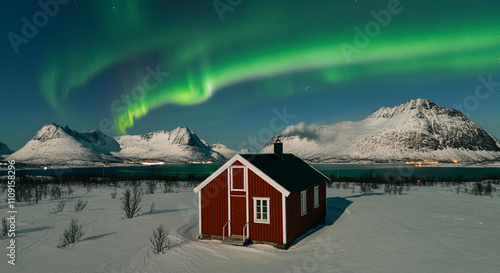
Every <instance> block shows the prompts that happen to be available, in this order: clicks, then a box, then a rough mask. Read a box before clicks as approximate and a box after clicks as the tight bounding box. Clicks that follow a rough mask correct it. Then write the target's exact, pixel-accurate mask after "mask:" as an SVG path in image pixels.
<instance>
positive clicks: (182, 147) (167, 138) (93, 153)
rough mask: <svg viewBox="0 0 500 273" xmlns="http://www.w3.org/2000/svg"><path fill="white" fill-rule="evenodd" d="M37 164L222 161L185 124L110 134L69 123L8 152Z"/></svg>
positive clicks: (43, 131) (44, 130)
mask: <svg viewBox="0 0 500 273" xmlns="http://www.w3.org/2000/svg"><path fill="white" fill-rule="evenodd" d="M7 159H14V160H16V162H20V163H24V164H35V165H51V164H53V165H68V166H75V165H85V166H89V165H99V164H105V163H119V162H123V161H125V160H127V161H130V160H132V161H157V160H159V161H163V162H167V163H184V162H195V161H213V162H218V161H223V160H225V158H224V156H222V155H221V154H219V153H218V152H215V151H213V150H212V149H210V147H209V146H208V144H206V142H205V141H203V140H200V139H199V138H198V136H196V134H195V133H193V132H192V131H190V130H189V129H188V128H185V127H178V128H176V129H174V130H173V131H171V132H167V131H158V132H153V133H148V134H143V135H124V136H119V137H114V138H113V137H110V136H107V135H105V134H103V133H101V132H100V131H98V130H96V131H92V132H90V133H79V132H77V131H74V130H72V129H70V128H69V127H68V126H59V125H57V124H50V125H45V126H43V127H42V129H40V130H39V131H38V132H37V133H36V134H35V136H34V137H33V138H32V139H31V140H30V141H29V142H28V143H26V145H24V147H23V148H21V149H20V150H19V151H17V152H15V153H13V154H12V155H10V156H8V157H7Z"/></svg>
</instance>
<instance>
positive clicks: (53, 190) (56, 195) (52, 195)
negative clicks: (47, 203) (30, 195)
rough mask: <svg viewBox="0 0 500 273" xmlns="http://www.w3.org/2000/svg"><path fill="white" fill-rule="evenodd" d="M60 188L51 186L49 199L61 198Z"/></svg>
mask: <svg viewBox="0 0 500 273" xmlns="http://www.w3.org/2000/svg"><path fill="white" fill-rule="evenodd" d="M61 196H62V194H61V188H59V186H53V187H52V188H51V189H50V199H52V200H58V199H61Z"/></svg>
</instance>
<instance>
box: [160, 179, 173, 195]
mask: <svg viewBox="0 0 500 273" xmlns="http://www.w3.org/2000/svg"><path fill="white" fill-rule="evenodd" d="M171 192H174V189H173V187H172V185H171V183H169V182H167V181H165V184H164V188H163V193H171Z"/></svg>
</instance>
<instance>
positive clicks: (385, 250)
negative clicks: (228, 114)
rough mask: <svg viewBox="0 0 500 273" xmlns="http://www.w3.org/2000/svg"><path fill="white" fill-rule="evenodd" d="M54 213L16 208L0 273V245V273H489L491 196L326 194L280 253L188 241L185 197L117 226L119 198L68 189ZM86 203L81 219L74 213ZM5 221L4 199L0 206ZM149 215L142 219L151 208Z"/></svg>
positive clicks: (494, 222)
mask: <svg viewBox="0 0 500 273" xmlns="http://www.w3.org/2000/svg"><path fill="white" fill-rule="evenodd" d="M74 189H75V192H74V193H73V194H72V195H66V196H64V199H65V200H67V203H66V206H65V209H64V212H63V213H54V212H53V209H54V208H55V207H56V205H57V203H58V201H51V200H43V201H41V202H40V203H38V204H25V203H20V204H17V207H18V214H17V216H16V217H17V225H18V226H17V236H16V244H17V245H16V254H17V256H16V265H15V266H11V265H9V264H8V263H7V260H8V258H7V257H6V254H7V248H6V247H7V240H6V239H5V238H2V240H1V242H2V243H1V246H2V247H1V248H0V254H1V253H3V254H1V256H2V257H3V258H2V259H1V260H0V272H37V273H38V272H40V273H43V272H50V273H54V272H109V273H113V272H141V273H142V272H498V269H499V268H500V231H499V229H498V228H499V227H500V214H499V213H498V212H499V211H500V192H495V193H494V195H493V197H484V196H473V195H468V194H463V193H461V194H459V195H457V194H456V191H455V189H454V188H447V187H441V186H434V187H412V188H411V190H410V191H405V192H403V195H389V194H383V193H382V192H383V191H382V189H380V190H376V191H375V193H374V194H371V195H360V194H359V190H356V191H355V192H354V193H353V192H352V190H351V189H331V188H330V189H328V214H329V216H328V219H327V223H326V224H325V226H323V227H321V228H320V229H317V230H316V231H315V232H313V233H311V234H309V236H306V237H304V238H303V239H302V240H300V241H299V242H298V243H297V244H295V245H293V246H292V247H291V248H290V249H289V250H278V249H275V248H273V247H271V246H268V245H251V246H249V247H237V246H227V245H222V244H221V243H220V242H218V241H198V240H197V239H196V236H197V232H198V211H197V200H196V195H195V194H194V193H193V191H192V189H190V188H187V189H184V188H178V189H176V191H177V193H169V194H164V193H160V192H161V190H159V191H158V192H157V193H156V194H153V195H144V197H143V201H142V204H141V205H142V211H143V214H141V215H140V216H138V217H136V218H133V219H123V216H124V213H123V211H122V209H121V208H120V205H121V204H120V200H119V198H120V197H121V194H122V192H123V188H121V189H120V188H119V189H118V194H117V196H116V198H115V199H113V198H111V193H112V192H113V191H114V190H113V189H111V188H98V189H93V190H92V191H91V192H87V191H86V189H84V188H80V187H78V188H77V187H75V188H74ZM79 199H81V200H88V205H87V207H86V208H85V209H84V210H83V211H81V212H78V213H77V212H75V211H74V208H73V207H74V205H75V204H76V202H77V201H78V200H79ZM0 200H1V203H0V210H1V211H2V214H3V215H5V214H6V211H7V206H6V203H5V193H4V194H2V195H1V196H0ZM152 202H154V203H155V211H154V213H153V214H147V211H148V209H149V207H150V205H151V203H152ZM71 219H78V222H79V223H81V224H83V231H84V233H85V234H84V236H83V239H82V241H81V242H79V243H77V244H76V245H74V246H70V247H60V246H59V245H60V244H61V242H60V236H61V235H62V233H63V231H64V230H65V229H67V227H68V226H69V223H70V220H71ZM159 225H164V226H165V227H166V228H168V229H169V230H170V239H171V247H170V249H169V250H168V251H167V253H165V254H163V255H159V254H155V253H154V252H153V250H152V248H151V244H150V242H149V237H150V236H151V235H152V230H153V229H154V228H156V227H158V226H159Z"/></svg>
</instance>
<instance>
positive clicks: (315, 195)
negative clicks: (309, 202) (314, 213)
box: [314, 186, 319, 208]
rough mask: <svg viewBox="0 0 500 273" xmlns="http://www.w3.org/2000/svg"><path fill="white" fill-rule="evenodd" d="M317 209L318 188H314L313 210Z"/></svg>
mask: <svg viewBox="0 0 500 273" xmlns="http://www.w3.org/2000/svg"><path fill="white" fill-rule="evenodd" d="M317 207H319V186H316V187H314V208H317Z"/></svg>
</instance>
